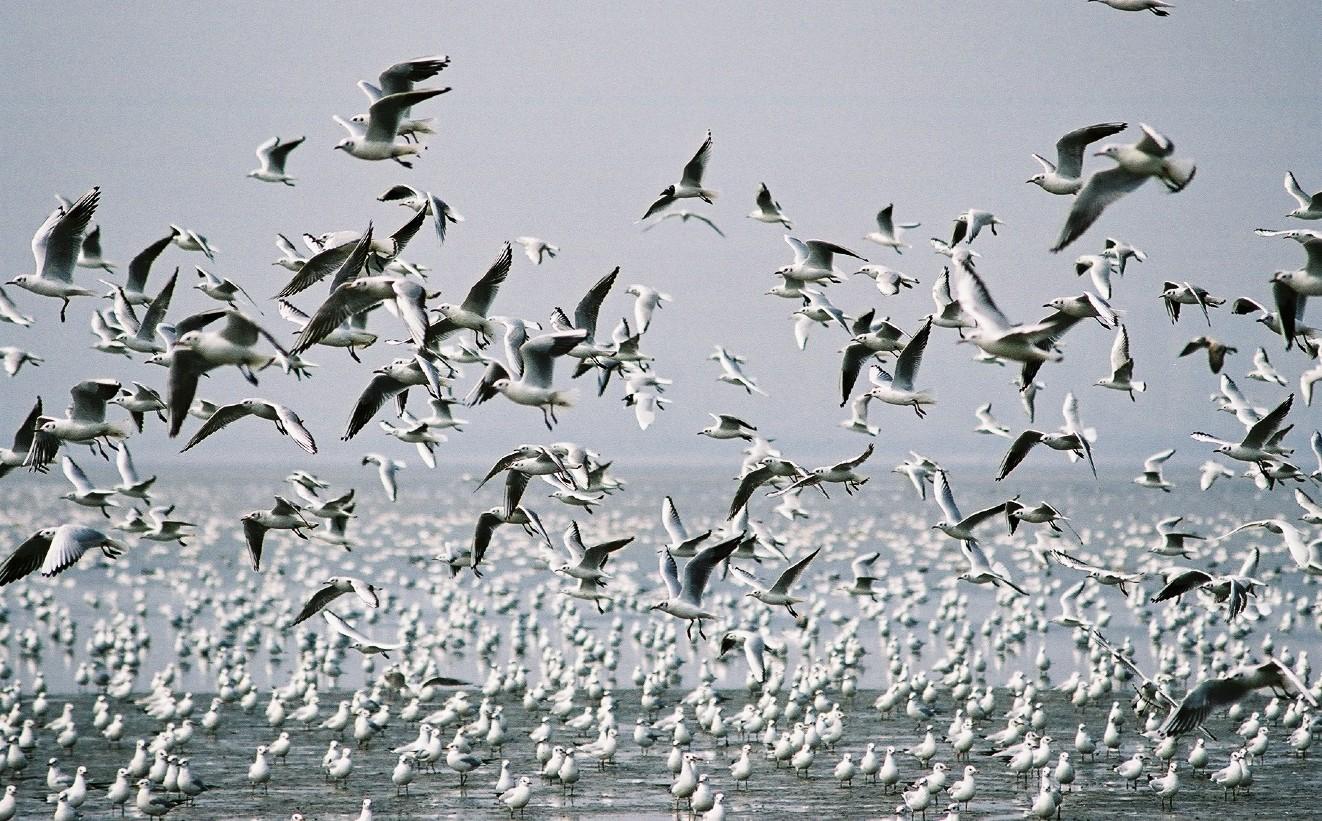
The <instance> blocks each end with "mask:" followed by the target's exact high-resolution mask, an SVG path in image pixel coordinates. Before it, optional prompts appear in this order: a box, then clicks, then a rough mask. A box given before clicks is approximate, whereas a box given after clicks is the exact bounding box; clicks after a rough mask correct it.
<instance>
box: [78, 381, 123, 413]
mask: <svg viewBox="0 0 1322 821" xmlns="http://www.w3.org/2000/svg"><path fill="white" fill-rule="evenodd" d="M117 393H119V383H118V382H116V381H115V380H113V379H85V380H83V381H82V382H79V383H78V384H77V385H74V386H73V387H72V388H70V389H69V396H70V397H71V398H72V400H73V401H72V403H71V404H70V405H69V410H68V414H69V418H70V419H76V420H78V421H80V422H104V421H105V418H106V401H107V400H109V399H113V398H114V396H115V394H117Z"/></svg>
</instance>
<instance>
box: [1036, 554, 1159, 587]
mask: <svg viewBox="0 0 1322 821" xmlns="http://www.w3.org/2000/svg"><path fill="white" fill-rule="evenodd" d="M1047 554H1048V555H1049V556H1051V557H1052V558H1054V559H1055V560H1056V561H1058V562H1060V563H1061V564H1062V565H1064V566H1065V567H1069V568H1072V569H1074V570H1081V571H1083V572H1084V573H1087V574H1088V578H1090V579H1092V580H1093V581H1095V582H1097V583H1098V584H1104V585H1107V586H1108V587H1118V588H1120V592H1121V593H1124V594H1125V595H1126V596H1128V595H1129V587H1128V585H1131V584H1137V583H1138V582H1141V581H1142V580H1143V574H1142V573H1126V572H1124V571H1123V570H1112V569H1111V568H1109V567H1103V566H1101V565H1098V564H1093V563H1092V562H1088V561H1084V560H1083V559H1080V558H1079V557H1078V556H1075V555H1073V554H1070V553H1066V552H1065V551H1063V550H1058V549H1057V550H1050V551H1047Z"/></svg>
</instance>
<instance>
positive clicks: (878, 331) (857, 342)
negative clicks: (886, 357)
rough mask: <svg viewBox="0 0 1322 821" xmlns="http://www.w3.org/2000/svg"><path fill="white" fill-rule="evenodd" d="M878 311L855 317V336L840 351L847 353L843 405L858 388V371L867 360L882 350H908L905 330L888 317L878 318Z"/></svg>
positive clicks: (843, 365)
mask: <svg viewBox="0 0 1322 821" xmlns="http://www.w3.org/2000/svg"><path fill="white" fill-rule="evenodd" d="M875 313H876V312H875V311H868V312H867V313H865V314H863V315H862V316H860V317H859V318H858V319H856V320H854V324H853V326H852V327H851V328H850V331H851V333H852V334H853V336H851V337H850V340H849V344H847V345H845V347H844V348H842V349H841V350H840V353H842V354H844V358H843V359H842V360H841V362H840V407H842V408H843V407H844V406H845V403H847V402H848V401H849V395H850V394H851V393H853V391H854V383H855V382H856V381H858V372H859V371H860V370H862V368H863V363H864V362H866V361H868V360H869V359H871V358H872V357H873V356H874V355H876V354H878V353H883V352H885V353H896V352H899V351H902V350H904V345H905V342H904V339H903V337H904V331H903V330H901V329H900V328H898V327H897V326H895V325H892V324H891V322H890V321H889V320H888V319H886V318H884V317H883V318H882V319H880V320H876V321H874V320H873V316H874V314H875Z"/></svg>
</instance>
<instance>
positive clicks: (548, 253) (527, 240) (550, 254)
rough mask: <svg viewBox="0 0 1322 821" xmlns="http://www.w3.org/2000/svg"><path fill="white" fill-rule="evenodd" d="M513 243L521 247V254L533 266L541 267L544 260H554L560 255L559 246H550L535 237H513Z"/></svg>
mask: <svg viewBox="0 0 1322 821" xmlns="http://www.w3.org/2000/svg"><path fill="white" fill-rule="evenodd" d="M514 241H515V242H517V243H518V244H519V245H522V246H523V254H524V256H526V257H528V259H529V260H530V261H531V262H532V264H533V265H541V264H542V261H543V260H544V259H547V258H550V259H555V257H556V254H559V253H560V246H559V245H552V244H551V243H549V242H547V241H546V240H544V239H538V238H537V237H515V238H514Z"/></svg>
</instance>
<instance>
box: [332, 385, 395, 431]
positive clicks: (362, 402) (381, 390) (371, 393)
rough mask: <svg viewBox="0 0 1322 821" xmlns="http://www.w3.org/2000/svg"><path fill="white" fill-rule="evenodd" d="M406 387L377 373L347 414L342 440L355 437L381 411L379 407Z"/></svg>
mask: <svg viewBox="0 0 1322 821" xmlns="http://www.w3.org/2000/svg"><path fill="white" fill-rule="evenodd" d="M407 387H408V386H407V385H405V384H404V383H403V382H400V381H399V380H398V379H395V378H394V377H393V376H390V375H389V374H384V373H379V374H377V375H376V376H373V377H372V380H371V381H370V382H368V383H367V387H366V388H364V389H363V392H362V394H360V395H359V397H358V401H357V402H356V403H355V404H354V406H353V411H352V412H351V413H350V414H349V423H348V425H346V426H345V428H344V433H343V435H341V436H340V438H341V439H343V440H346V441H347V440H349V439H352V438H353V437H354V436H355V435H357V433H358V431H360V430H362V429H363V426H364V425H366V424H367V423H368V422H370V421H372V417H373V416H375V415H376V412H377V411H379V410H381V406H382V405H384V404H385V403H386V400H387V399H389V398H390V397H392V396H395V395H397V394H399V393H400V392H401V391H403V390H405V389H406V388H407Z"/></svg>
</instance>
